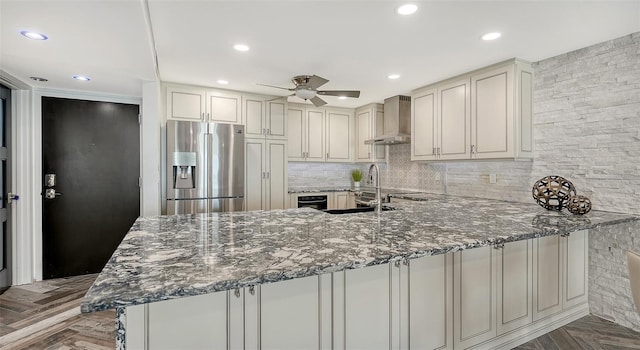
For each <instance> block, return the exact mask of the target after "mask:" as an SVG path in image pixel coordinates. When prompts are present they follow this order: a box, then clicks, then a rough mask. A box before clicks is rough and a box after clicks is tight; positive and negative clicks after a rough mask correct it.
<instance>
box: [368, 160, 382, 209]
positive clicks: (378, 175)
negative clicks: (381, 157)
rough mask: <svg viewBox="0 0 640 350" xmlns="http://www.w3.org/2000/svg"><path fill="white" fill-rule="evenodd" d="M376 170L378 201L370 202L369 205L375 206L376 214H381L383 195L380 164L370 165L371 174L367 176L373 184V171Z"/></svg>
mask: <svg viewBox="0 0 640 350" xmlns="http://www.w3.org/2000/svg"><path fill="white" fill-rule="evenodd" d="M374 168H375V169H376V199H375V200H374V201H371V202H369V205H375V207H376V213H381V212H382V194H381V191H380V168H379V167H378V164H376V163H372V164H371V165H369V174H368V175H367V176H368V177H369V183H372V182H373V174H372V172H371V171H372V170H373V169H374Z"/></svg>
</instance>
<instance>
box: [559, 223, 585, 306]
mask: <svg viewBox="0 0 640 350" xmlns="http://www.w3.org/2000/svg"><path fill="white" fill-rule="evenodd" d="M562 239H563V243H564V244H563V249H562V252H563V255H564V257H563V259H562V260H563V264H564V268H563V272H564V278H563V279H562V280H563V287H564V288H563V291H564V292H563V298H562V302H563V309H567V308H571V307H574V306H577V305H582V304H584V303H586V302H587V301H588V300H587V299H588V293H587V290H588V282H589V276H588V274H589V260H588V251H589V236H588V231H587V230H583V231H577V232H572V233H571V234H570V235H569V236H567V237H563V238H562Z"/></svg>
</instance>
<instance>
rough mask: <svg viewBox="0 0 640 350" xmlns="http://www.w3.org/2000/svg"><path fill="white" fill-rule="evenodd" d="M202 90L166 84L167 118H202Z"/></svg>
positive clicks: (203, 104) (200, 119)
mask: <svg viewBox="0 0 640 350" xmlns="http://www.w3.org/2000/svg"><path fill="white" fill-rule="evenodd" d="M205 101H206V99H205V93H204V90H200V89H193V88H187V87H173V86H167V119H178V120H195V121H202V120H204V113H205Z"/></svg>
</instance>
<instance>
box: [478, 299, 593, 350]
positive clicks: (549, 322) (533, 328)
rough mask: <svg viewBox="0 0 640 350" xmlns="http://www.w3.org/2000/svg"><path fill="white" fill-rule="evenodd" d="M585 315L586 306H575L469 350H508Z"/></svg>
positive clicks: (587, 309)
mask: <svg viewBox="0 0 640 350" xmlns="http://www.w3.org/2000/svg"><path fill="white" fill-rule="evenodd" d="M587 315H589V305H588V304H584V305H580V306H576V307H574V308H571V309H569V310H566V311H564V312H561V313H558V314H555V315H553V316H549V317H546V318H544V319H542V320H538V321H535V322H533V323H531V324H530V325H528V326H525V327H522V328H519V329H515V330H513V331H511V332H508V333H505V334H503V335H500V336H498V337H496V338H493V339H491V340H489V341H487V342H485V343H482V344H478V345H476V346H474V347H472V348H470V349H474V350H476V349H477V350H480V349H491V350H510V349H513V348H515V347H516V346H519V345H522V344H524V343H526V342H528V341H530V340H533V339H535V338H537V337H539V336H541V335H544V334H546V333H549V332H551V331H553V330H555V329H558V328H560V327H562V326H564V325H566V324H569V323H571V322H573V321H575V320H577V319H579V318H582V317H584V316H587Z"/></svg>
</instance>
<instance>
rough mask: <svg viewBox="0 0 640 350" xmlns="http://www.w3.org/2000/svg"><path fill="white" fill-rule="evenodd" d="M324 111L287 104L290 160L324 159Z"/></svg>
mask: <svg viewBox="0 0 640 350" xmlns="http://www.w3.org/2000/svg"><path fill="white" fill-rule="evenodd" d="M324 112H325V111H324V109H321V108H309V107H303V106H298V105H289V108H288V110H287V115H288V119H287V124H288V127H287V133H288V135H289V153H288V154H289V160H290V161H301V162H305V161H306V162H324V161H325V159H326V155H325V125H324V124H325V120H324Z"/></svg>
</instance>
